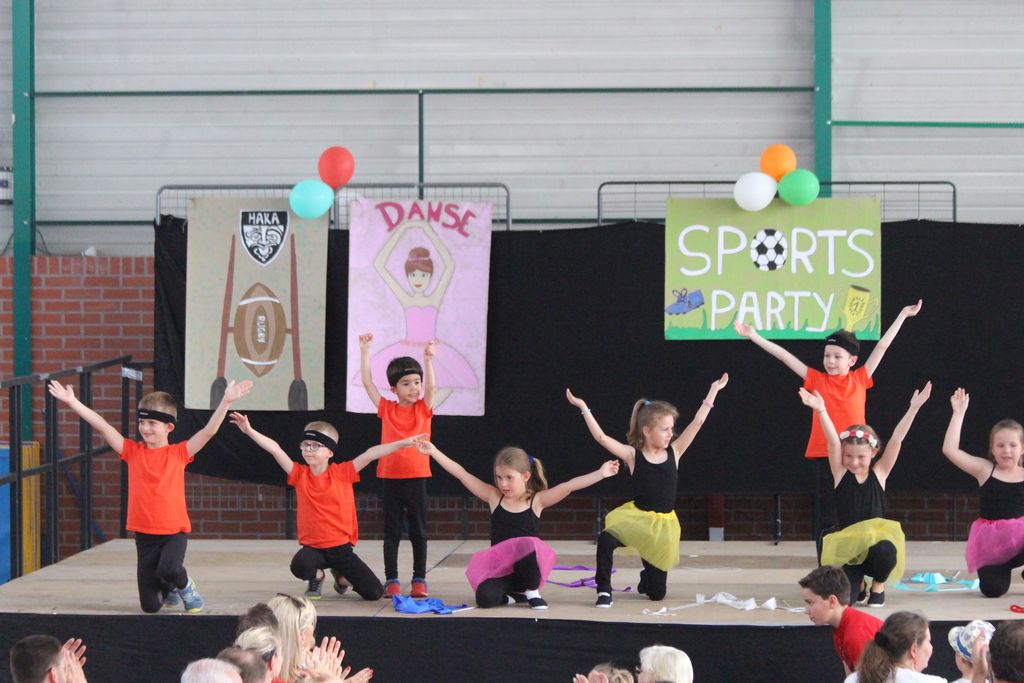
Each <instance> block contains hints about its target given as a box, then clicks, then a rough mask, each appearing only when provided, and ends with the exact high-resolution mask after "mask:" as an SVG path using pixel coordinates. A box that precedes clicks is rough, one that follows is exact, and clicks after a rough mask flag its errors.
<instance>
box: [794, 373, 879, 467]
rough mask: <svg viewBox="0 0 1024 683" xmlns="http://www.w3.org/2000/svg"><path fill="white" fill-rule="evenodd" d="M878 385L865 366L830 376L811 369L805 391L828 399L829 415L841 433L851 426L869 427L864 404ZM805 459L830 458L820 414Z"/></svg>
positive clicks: (812, 419) (812, 418)
mask: <svg viewBox="0 0 1024 683" xmlns="http://www.w3.org/2000/svg"><path fill="white" fill-rule="evenodd" d="M874 385H875V381H874V380H873V379H871V376H870V375H869V374H868V371H867V369H866V368H865V367H864V366H863V365H862V366H860V367H859V368H857V369H856V370H851V371H850V372H848V373H846V374H845V375H828V374H825V373H824V372H821V371H819V370H814V369H812V368H807V376H806V377H804V389H806V390H807V391H810V392H811V393H814V392H815V391H817V392H819V393H820V394H821V397H822V398H823V399H825V412H827V413H828V416H829V417H830V418H832V424H834V425H835V426H836V431H837V432H841V431H843V430H844V429H846V428H847V427H849V426H850V425H855V424H865V421H864V404H865V403H866V402H867V398H868V393H867V392H868V389H870V388H871V387H873V386H874ZM804 457H805V458H827V457H828V442H827V441H826V440H825V432H823V431H821V423H819V422H818V418H817V416H816V415H812V416H811V437H810V438H809V439H808V440H807V450H806V451H804Z"/></svg>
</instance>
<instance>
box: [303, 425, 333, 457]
mask: <svg viewBox="0 0 1024 683" xmlns="http://www.w3.org/2000/svg"><path fill="white" fill-rule="evenodd" d="M302 438H303V439H308V440H309V441H316V442H317V443H318V444H321V445H323V446H327V447H328V448H329V449H331V453H333V452H335V451H336V450H338V442H337V441H335V440H334V439H332V438H331V437H329V436H327V435H326V434H321V433H320V432H316V431H313V430H312V429H307V430H306V431H304V432H302Z"/></svg>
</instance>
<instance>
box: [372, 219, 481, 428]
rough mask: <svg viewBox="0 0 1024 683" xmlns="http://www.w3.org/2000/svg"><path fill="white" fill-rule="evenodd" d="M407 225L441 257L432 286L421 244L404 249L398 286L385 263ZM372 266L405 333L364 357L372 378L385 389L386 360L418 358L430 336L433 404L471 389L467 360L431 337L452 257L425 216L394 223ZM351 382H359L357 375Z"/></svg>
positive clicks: (431, 273)
mask: <svg viewBox="0 0 1024 683" xmlns="http://www.w3.org/2000/svg"><path fill="white" fill-rule="evenodd" d="M410 228H418V229H419V230H421V231H422V232H423V233H424V234H425V235H426V236H427V237H428V238H429V239H430V242H431V244H432V245H433V248H434V253H435V254H437V255H438V256H439V257H440V258H441V262H442V265H443V270H442V271H441V277H440V279H439V280H438V281H437V284H436V286H435V287H434V288H433V289H431V287H430V285H431V282H432V281H433V280H434V260H433V258H431V253H430V250H429V249H427V248H426V247H413V248H412V249H410V250H409V256H408V257H407V258H406V260H405V277H406V281H407V283H408V287H404V286H403V285H402V283H400V282H399V281H398V279H397V278H395V276H394V275H393V274H392V273H391V271H390V270H388V268H387V262H388V259H389V258H390V256H391V253H392V252H393V251H394V250H395V247H396V246H397V245H398V243H399V242H400V241H401V239H402V237H403V236H404V235H405V233H406V232H408V231H409V229H410ZM373 267H374V268H375V269H376V271H377V273H378V274H379V275H380V277H381V279H382V280H384V282H385V283H386V284H387V286H388V288H389V289H390V290H391V293H392V294H394V295H395V298H396V299H398V302H399V303H400V304H402V308H403V309H404V310H405V339H402V340H401V341H398V342H395V343H394V344H391V345H390V346H388V347H386V348H384V349H382V350H380V351H378V352H377V353H375V354H374V355H373V358H371V359H370V368H371V371H372V374H373V382H374V384H375V385H376V386H378V387H379V388H380V389H382V390H390V388H391V387H390V384H389V383H388V379H387V373H386V372H385V371H386V368H387V365H388V363H389V362H391V360H392V359H393V358H397V357H399V356H410V357H412V358H415V359H416V360H417V361H419V362H420V363H421V364H422V363H423V350H424V349H425V348H426V346H427V344H428V343H429V342H431V341H433V342H434V353H435V355H434V358H433V365H434V376H435V383H436V386H437V389H436V391H435V393H434V409H435V410H436V409H437V407H438V406H440V405H441V404H442V403H444V401H445V399H447V398H448V397H449V396H450V395H451V393H452V391H453V390H455V389H475V388H476V387H477V385H478V383H477V378H476V373H475V372H474V371H473V368H472V366H471V365H470V364H469V362H468V361H467V360H466V359H465V358H464V357H463V355H462V354H461V353H460V352H459V351H458V349H455V348H453V347H451V346H449V345H448V344H445V343H444V341H443V340H441V339H438V337H437V312H438V309H439V308H440V306H441V302H442V301H443V300H444V294H445V291H446V290H447V289H448V285H449V284H450V283H451V280H452V276H453V275H454V274H455V261H454V260H453V259H452V255H451V252H449V251H448V248H447V247H446V246H445V244H444V242H443V241H442V240H441V238H440V237H438V235H437V233H435V232H434V230H433V229H432V228H431V227H430V224H429V223H427V222H425V221H407V222H405V223H403V224H402V225H401V226H399V227H398V228H397V229H395V231H394V232H393V233H392V234H391V236H390V237H389V238H388V241H387V242H385V244H384V246H383V247H382V248H381V250H380V253H378V254H377V258H375V259H374V261H373ZM355 382H358V383H360V384H361V381H360V380H359V378H358V377H357V378H356V380H355Z"/></svg>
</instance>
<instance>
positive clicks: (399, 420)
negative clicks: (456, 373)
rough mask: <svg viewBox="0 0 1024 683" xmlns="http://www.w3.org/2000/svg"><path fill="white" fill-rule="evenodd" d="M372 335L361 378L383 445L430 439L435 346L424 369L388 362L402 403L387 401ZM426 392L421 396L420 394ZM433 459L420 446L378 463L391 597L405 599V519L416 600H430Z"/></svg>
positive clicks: (411, 361) (362, 340)
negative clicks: (373, 362)
mask: <svg viewBox="0 0 1024 683" xmlns="http://www.w3.org/2000/svg"><path fill="white" fill-rule="evenodd" d="M372 342H373V335H372V334H370V333H366V334H361V335H359V359H360V364H359V366H360V375H361V377H362V380H363V388H364V389H366V395H367V396H369V397H370V402H371V403H373V405H375V406H377V415H378V417H380V419H381V429H380V440H381V443H387V442H389V441H394V440H395V439H403V438H406V437H409V436H412V435H414V434H426V435H427V437H426V438H427V439H429V438H430V420H431V418H432V417H433V416H434V412H433V411H434V396H435V381H434V365H433V362H432V361H433V358H434V343H433V342H430V343H428V344H427V346H426V348H425V349H424V350H423V365H425V366H426V373H425V374H424V371H423V367H421V366H420V364H419V362H418V361H417V360H416V359H415V358H410V357H408V356H402V357H400V358H395V359H393V360H392V361H391V362H390V363H388V368H387V376H388V382H389V383H390V384H391V391H393V392H395V396H396V397H397V398H398V400H397V401H392V400H390V399H386V398H383V397H382V396H381V395H380V391H378V390H377V387H376V386H374V384H373V372H372V370H371V368H370V344H371V343H372ZM421 392H422V397H421V396H420V394H421ZM429 476H430V458H429V457H428V456H426V455H424V454H423V453H420V452H419V451H417V450H416V449H415V448H406V449H403V450H401V451H399V452H397V453H394V454H392V455H389V456H388V457H386V458H383V459H381V461H380V462H378V463H377V478H378V479H380V480H381V505H382V507H383V508H384V579H385V582H386V583H385V590H386V592H387V594H388V596H392V595H401V593H402V584H401V582H399V580H398V543H399V541H401V539H402V517H403V515H404V516H405V520H406V521H407V522H408V525H409V542H410V543H411V544H412V589H411V590H410V591H409V595H410V596H411V597H413V598H425V597H427V596H428V595H429V593H428V592H427V579H426V576H427V520H426V518H427V478H428V477H429Z"/></svg>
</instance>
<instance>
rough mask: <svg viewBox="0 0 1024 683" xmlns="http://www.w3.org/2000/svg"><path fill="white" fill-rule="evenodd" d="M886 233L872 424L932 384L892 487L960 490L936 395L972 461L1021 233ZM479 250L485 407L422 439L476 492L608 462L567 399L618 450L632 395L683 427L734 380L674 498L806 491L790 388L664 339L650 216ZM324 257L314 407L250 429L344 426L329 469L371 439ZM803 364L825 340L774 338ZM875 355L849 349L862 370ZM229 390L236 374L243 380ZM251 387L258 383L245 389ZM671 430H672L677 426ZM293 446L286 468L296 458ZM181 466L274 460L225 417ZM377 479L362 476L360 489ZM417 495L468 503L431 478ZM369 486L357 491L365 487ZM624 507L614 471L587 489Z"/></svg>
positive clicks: (178, 329) (740, 351) (1003, 399)
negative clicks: (584, 409)
mask: <svg viewBox="0 0 1024 683" xmlns="http://www.w3.org/2000/svg"><path fill="white" fill-rule="evenodd" d="M185 230H187V227H186V226H185V225H183V222H182V221H181V220H179V219H173V218H170V217H165V219H164V220H163V222H162V224H161V225H159V226H157V228H156V277H157V286H156V359H155V360H156V374H155V385H156V388H158V389H162V390H165V391H169V392H171V393H172V394H174V395H175V396H177V397H181V396H182V395H183V387H184V372H185V363H184V341H183V339H184V334H185V330H184V320H185V252H186V234H185ZM882 235H883V238H882V247H883V257H882V283H883V290H884V291H883V293H884V304H883V310H882V314H883V324H884V325H886V326H887V325H888V324H889V323H890V322H891V321H892V320H893V318H894V317H895V316H896V313H897V312H898V311H899V310H900V308H902V307H903V306H904V305H905V304H908V303H912V302H914V301H916V300H917V299H918V298H923V299H924V301H925V304H924V309H923V311H922V313H921V314H920V315H919V316H918V317H917V318H913V319H910V320H908V321H907V323H906V324H905V325H904V327H903V330H902V331H901V332H900V334H899V336H898V337H897V339H896V342H895V343H894V344H893V346H892V348H890V350H889V351H888V353H887V354H886V356H885V358H884V360H883V361H882V363H881V365H880V366H879V369H878V370H877V371H876V373H875V387H874V389H872V390H871V391H870V392H869V393H868V421H869V422H870V423H871V424H872V425H873V426H874V427H876V428H877V429H878V430H879V432H880V433H881V434H882V436H883V438H884V437H886V436H888V434H889V433H890V432H891V431H892V428H893V426H894V425H895V424H896V422H897V421H898V420H899V418H900V417H901V416H902V415H903V412H904V411H905V409H906V406H907V402H908V401H909V398H910V395H911V393H912V391H913V389H914V388H915V387H920V386H921V385H923V384H924V382H925V381H926V380H928V379H931V380H933V382H934V385H935V389H934V391H933V395H932V399H931V401H929V403H928V404H927V405H926V406H925V407H924V408H923V409H922V411H921V413H920V414H919V415H918V417H917V420H916V422H915V424H914V427H913V429H912V430H911V433H910V437H909V438H908V439H907V441H906V442H905V444H904V449H903V452H902V454H901V456H900V460H899V463H898V464H897V466H896V469H895V470H894V473H893V475H892V477H891V478H890V480H889V482H890V484H889V486H888V487H887V488H888V490H889V491H921V490H932V491H960V492H965V491H971V490H974V489H975V488H976V484H975V483H974V481H973V480H971V479H970V478H969V477H967V476H966V475H964V474H962V473H960V472H959V470H956V469H955V468H954V467H953V466H952V465H950V464H949V463H948V462H947V461H946V459H945V458H944V457H943V456H942V452H941V446H942V438H943V434H944V432H945V428H946V424H947V421H948V419H949V412H950V409H949V400H948V399H949V395H950V394H951V393H952V391H953V390H954V389H955V388H956V387H957V386H964V387H966V388H967V389H968V390H969V391H970V392H971V405H970V409H969V412H968V417H967V421H966V425H965V429H964V438H963V442H962V443H963V447H964V448H965V449H966V450H968V451H969V452H972V453H976V454H978V455H983V454H984V453H985V452H986V450H987V444H988V430H989V428H990V427H991V425H992V424H994V423H995V422H996V421H997V420H999V419H1002V418H1004V417H1018V418H1019V417H1020V416H1021V415H1022V412H1024V411H1022V410H1021V408H1022V397H1021V392H1020V390H1019V386H1018V385H1019V377H1020V366H1019V365H1018V362H1019V359H1018V357H1017V354H1018V353H1020V352H1021V340H1022V338H1024V337H1022V319H1024V302H1022V301H1021V298H1020V296H1019V291H1020V288H1019V286H1018V284H1017V278H1018V273H1019V270H1020V264H1021V263H1022V262H1024V258H1022V257H1024V233H1022V232H1021V230H1020V229H1019V228H1018V227H1016V226H1006V225H968V224H962V223H961V224H950V223H934V222H928V221H909V222H900V223H887V224H885V225H884V230H883V233H882ZM493 238H494V239H493V243H492V251H491V283H490V292H491V296H490V312H489V316H488V317H489V319H488V345H487V404H486V415H484V416H483V417H436V418H434V425H433V430H434V440H435V442H436V443H437V444H438V446H439V447H440V448H441V449H442V450H444V451H446V452H447V453H448V454H449V455H451V456H453V457H454V458H456V459H457V460H459V461H460V462H462V463H463V464H464V465H465V466H466V467H467V468H468V469H469V470H470V471H472V472H474V473H475V474H477V475H478V476H480V477H482V478H485V479H489V476H490V467H491V463H492V460H493V457H494V454H495V453H496V452H497V450H498V449H499V448H501V447H502V446H505V445H508V444H517V445H520V446H523V447H524V448H526V449H527V451H529V452H530V453H531V454H533V455H534V456H536V457H539V458H541V459H542V460H543V462H544V464H545V466H546V467H547V469H548V473H549V475H550V478H551V480H552V481H554V482H559V481H564V480H565V479H567V478H569V477H572V476H575V475H577V474H581V473H584V472H587V471H591V470H593V469H596V468H597V467H598V466H599V465H600V463H601V462H602V461H603V460H604V459H605V458H606V457H608V456H607V454H606V453H605V452H604V451H603V449H601V448H600V447H598V446H597V445H596V443H595V442H594V441H593V439H592V438H591V437H590V435H589V433H588V432H587V429H586V427H585V426H584V424H583V420H582V419H581V418H580V416H579V412H578V411H577V410H575V409H574V408H573V407H572V406H570V405H569V404H568V403H567V402H566V400H565V396H564V393H565V388H566V387H572V389H573V391H574V392H575V393H576V394H577V395H579V396H582V397H583V398H585V399H586V400H587V402H588V403H589V405H590V406H591V408H592V409H593V410H594V414H595V416H596V417H597V418H598V420H599V421H600V423H601V425H602V427H603V428H604V429H605V431H607V432H608V433H609V434H612V435H614V436H616V437H617V438H620V439H624V437H625V432H626V429H627V426H628V421H629V415H630V410H631V408H632V405H633V402H634V401H635V400H636V399H637V398H639V397H653V398H660V399H664V400H667V401H670V402H672V403H674V404H675V405H676V406H678V407H679V409H680V413H681V414H682V416H683V417H682V419H681V422H682V423H683V424H685V422H686V421H688V420H689V417H690V416H691V415H692V414H693V412H694V411H696V409H697V408H698V407H699V405H700V401H701V399H702V398H703V396H704V394H705V392H706V391H707V387H708V385H709V384H710V382H711V381H712V380H713V379H715V378H717V377H718V376H719V375H720V374H721V373H722V372H726V371H727V372H729V374H730V377H731V381H730V384H729V386H728V387H727V388H726V389H725V390H724V391H723V392H722V393H721V394H720V395H719V397H718V399H717V401H716V407H715V409H714V410H713V411H712V413H711V416H710V418H709V419H708V421H707V423H706V424H705V425H704V427H703V429H702V430H701V433H700V434H699V435H698V437H697V439H696V441H695V442H694V444H693V446H692V447H691V448H690V451H689V452H688V453H687V454H686V456H685V457H684V459H683V465H682V469H681V476H680V490H681V491H685V492H711V491H714V492H748V493H758V492H760V493H771V492H790V491H807V490H809V488H810V484H809V475H808V471H807V467H806V465H805V463H804V459H803V450H804V446H805V443H806V439H807V434H808V430H809V427H810V421H811V417H812V416H811V414H810V411H809V410H807V409H806V408H805V407H804V406H803V405H802V404H801V403H800V401H799V398H798V397H797V388H798V387H799V386H800V381H799V379H798V378H797V377H796V376H795V375H794V374H793V373H792V372H791V371H790V370H788V369H787V368H785V367H784V366H783V365H782V364H781V363H779V362H778V361H776V360H774V359H773V358H771V357H770V356H768V355H767V354H766V353H764V352H763V351H761V350H759V349H758V348H757V347H756V346H754V345H753V344H752V343H749V342H745V341H722V342H682V341H665V340H664V339H663V338H662V332H661V330H662V298H661V291H662V287H663V286H664V285H663V283H664V272H663V271H664V228H663V227H662V226H660V225H656V224H648V223H623V224H619V225H610V226H603V227H593V228H589V229H577V230H557V231H548V232H497V233H495V234H494V236H493ZM329 250H330V251H329V254H328V268H327V270H328V273H327V282H328V291H327V292H325V296H326V297H327V340H326V348H327V349H328V354H327V359H326V384H327V386H326V406H327V407H326V409H325V410H323V411H320V412H313V413H286V412H263V413H256V414H253V415H252V416H251V419H252V420H253V422H254V424H255V425H256V426H257V428H258V429H260V430H261V431H263V432H265V433H267V434H269V435H270V436H272V437H273V438H275V439H277V440H278V441H279V442H280V443H281V444H282V445H283V446H285V448H286V450H288V451H289V452H294V451H296V449H297V444H298V441H299V435H300V434H301V430H302V427H303V425H304V424H305V422H307V421H309V420H313V419H324V420H327V421H329V422H331V423H333V424H335V425H336V426H337V427H338V428H339V431H340V433H341V444H342V445H341V449H340V450H341V453H340V457H341V458H349V457H352V456H354V455H356V454H358V453H360V452H362V451H363V450H365V449H366V448H367V447H369V446H371V445H373V444H375V443H377V442H378V441H379V439H380V425H379V421H378V420H377V417H376V416H375V415H356V414H351V413H347V412H345V409H344V406H345V392H346V391H350V390H359V388H358V387H350V386H348V385H347V382H346V373H345V349H346V345H347V344H348V343H350V342H351V341H352V340H349V339H346V333H347V330H346V308H347V298H348V291H347V290H348V278H347V272H346V269H347V264H348V233H347V232H344V231H331V233H330V242H329ZM786 347H787V348H788V349H789V350H791V351H792V352H793V353H794V354H796V355H797V356H798V357H800V358H801V359H802V360H804V362H806V363H807V364H808V365H810V366H811V367H820V366H821V360H820V359H821V351H822V348H821V343H820V342H817V341H799V342H786ZM872 348H873V343H872V342H866V343H865V344H864V345H863V347H862V353H861V360H862V361H863V360H864V359H866V358H867V355H868V354H869V353H870V352H871V350H872ZM237 379H242V378H237ZM256 390H257V391H258V390H259V389H258V383H257V389H256ZM183 412H184V415H183V417H182V419H181V421H180V424H179V427H178V431H177V432H176V437H177V438H178V439H181V438H185V437H186V436H187V435H188V434H191V433H193V432H194V431H195V430H196V429H197V428H198V426H199V425H200V424H201V423H202V421H205V420H206V419H207V417H208V416H209V412H207V411H183ZM680 426H681V425H680ZM297 457H298V456H297V453H296V458H297ZM190 469H191V470H192V471H196V472H201V473H205V474H212V475H216V476H221V477H226V478H230V479H240V480H249V481H255V482H263V483H281V482H282V481H283V474H282V473H281V472H280V470H279V469H278V468H277V466H276V464H275V463H274V462H273V460H272V459H271V457H270V456H269V455H266V454H264V453H263V452H262V451H260V450H259V449H258V448H256V447H255V446H254V445H253V444H252V443H251V442H250V441H249V440H248V439H245V438H244V437H242V436H241V435H240V434H239V433H238V432H237V430H235V429H234V428H233V427H231V426H230V425H228V424H227V423H225V426H224V427H222V429H221V431H220V433H219V434H218V436H217V437H216V438H215V439H214V440H213V441H211V443H210V444H209V445H208V446H207V447H206V448H205V449H204V450H203V452H202V453H200V455H199V456H198V457H197V459H196V461H195V463H194V464H193V465H192V466H191V467H190ZM372 469H373V468H372V467H371V468H367V470H364V482H367V484H368V485H369V487H370V488H371V489H372V488H373V487H375V483H374V482H373V474H372V472H371V470H372ZM434 469H435V476H434V478H433V481H432V483H431V486H430V490H431V492H432V493H435V494H452V493H462V492H463V490H462V487H461V485H460V484H458V482H456V481H455V480H454V479H453V478H451V477H449V476H448V475H447V474H446V473H445V472H443V471H441V470H440V468H437V467H435V468H434ZM367 484H364V485H363V486H366V485H367ZM595 492H596V493H600V494H602V495H620V494H621V495H628V486H627V481H626V477H625V476H624V474H620V475H619V476H618V477H616V478H615V479H613V480H611V481H608V482H604V483H603V484H601V485H600V486H598V487H595Z"/></svg>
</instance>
